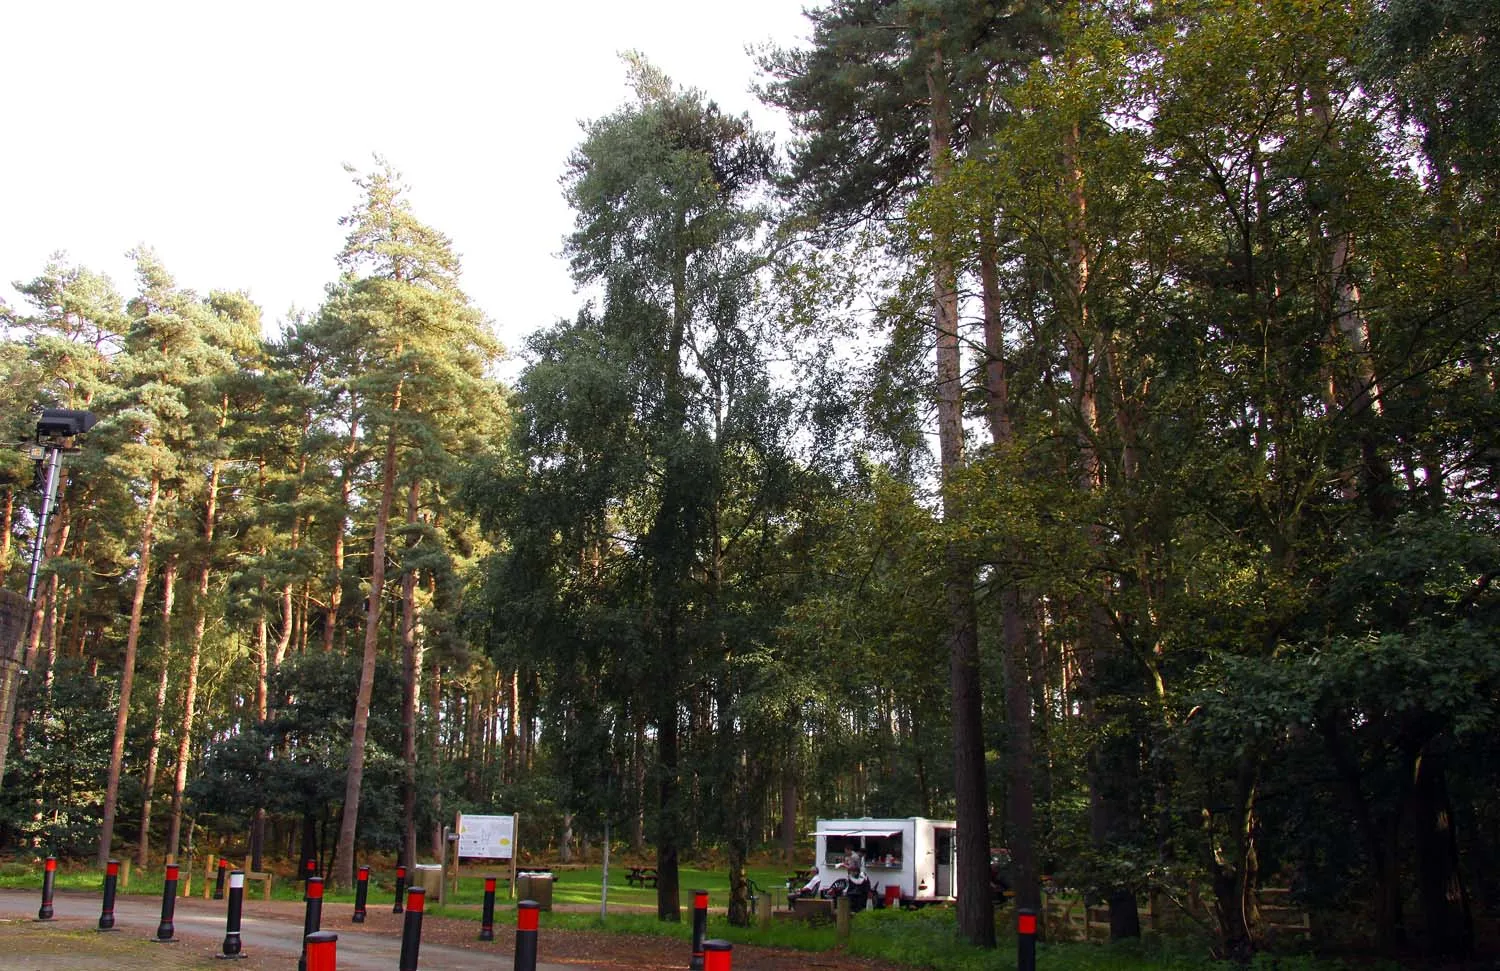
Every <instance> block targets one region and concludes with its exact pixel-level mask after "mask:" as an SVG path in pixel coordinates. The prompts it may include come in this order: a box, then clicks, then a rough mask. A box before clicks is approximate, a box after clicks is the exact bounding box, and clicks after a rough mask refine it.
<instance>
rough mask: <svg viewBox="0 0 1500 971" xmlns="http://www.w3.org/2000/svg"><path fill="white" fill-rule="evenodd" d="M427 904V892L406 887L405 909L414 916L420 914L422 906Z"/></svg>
mask: <svg viewBox="0 0 1500 971" xmlns="http://www.w3.org/2000/svg"><path fill="white" fill-rule="evenodd" d="M426 902H427V891H426V890H423V889H422V888H421V887H408V888H407V890H406V909H407V910H408V911H410V912H412V913H414V914H420V913H421V912H422V905H423V904H424V903H426Z"/></svg>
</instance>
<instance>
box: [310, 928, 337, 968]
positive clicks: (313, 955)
mask: <svg viewBox="0 0 1500 971" xmlns="http://www.w3.org/2000/svg"><path fill="white" fill-rule="evenodd" d="M338 940H339V936H338V935H337V934H335V933H334V932H333V931H314V932H313V933H311V934H309V935H307V939H306V944H307V971H338Z"/></svg>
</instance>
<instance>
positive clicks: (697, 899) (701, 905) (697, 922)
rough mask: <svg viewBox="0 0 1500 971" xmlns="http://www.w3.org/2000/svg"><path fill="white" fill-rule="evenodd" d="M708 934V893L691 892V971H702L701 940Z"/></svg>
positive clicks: (703, 891) (689, 965) (702, 891)
mask: <svg viewBox="0 0 1500 971" xmlns="http://www.w3.org/2000/svg"><path fill="white" fill-rule="evenodd" d="M707 933H708V891H707V890H694V891H693V960H692V961H691V962H690V963H689V964H688V967H689V968H691V969H692V971H703V938H704V935H706V934H707Z"/></svg>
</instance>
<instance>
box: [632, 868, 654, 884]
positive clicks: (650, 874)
mask: <svg viewBox="0 0 1500 971" xmlns="http://www.w3.org/2000/svg"><path fill="white" fill-rule="evenodd" d="M625 882H626V883H627V884H629V885H630V886H632V887H655V886H656V867H654V866H633V867H627V868H626V873H625Z"/></svg>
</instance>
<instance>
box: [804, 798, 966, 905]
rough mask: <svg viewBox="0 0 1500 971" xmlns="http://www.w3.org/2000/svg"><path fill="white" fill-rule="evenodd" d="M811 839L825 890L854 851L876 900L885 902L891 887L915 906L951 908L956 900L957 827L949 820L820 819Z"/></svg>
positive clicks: (904, 899)
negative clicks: (945, 905)
mask: <svg viewBox="0 0 1500 971" xmlns="http://www.w3.org/2000/svg"><path fill="white" fill-rule="evenodd" d="M814 835H815V837H816V841H817V854H818V856H817V868H818V879H819V881H820V882H821V884H822V886H824V887H827V886H828V885H829V884H831V883H833V881H835V880H838V879H840V878H842V877H844V876H847V874H846V873H845V871H844V870H843V868H842V866H841V864H842V863H843V862H844V858H845V856H846V854H847V853H848V852H849V851H850V850H853V851H855V852H857V853H858V854H859V855H860V857H861V859H863V860H864V867H865V870H866V872H868V874H869V876H870V884H871V887H872V890H873V893H874V894H875V896H877V897H881V898H885V897H886V895H887V893H888V891H887V889H886V888H888V887H892V886H894V887H898V888H900V896H901V899H902V900H903V901H908V902H913V903H938V902H944V901H950V902H951V901H952V900H953V899H954V898H955V897H956V896H957V894H958V868H957V867H956V866H955V865H954V863H955V862H956V860H957V853H958V825H957V824H956V823H954V822H953V821H952V820H942V819H923V818H922V817H920V816H909V817H907V818H906V819H870V818H868V817H866V818H864V819H820V820H818V828H817V832H816V833H815V834H814Z"/></svg>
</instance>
